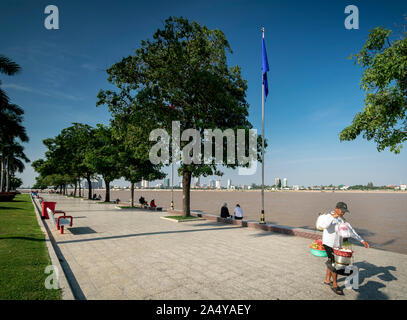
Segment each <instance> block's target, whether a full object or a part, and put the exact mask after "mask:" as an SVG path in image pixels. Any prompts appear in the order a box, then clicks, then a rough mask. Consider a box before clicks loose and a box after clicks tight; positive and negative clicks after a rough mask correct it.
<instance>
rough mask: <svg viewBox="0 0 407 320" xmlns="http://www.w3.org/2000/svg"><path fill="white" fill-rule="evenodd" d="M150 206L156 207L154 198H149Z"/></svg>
mask: <svg viewBox="0 0 407 320" xmlns="http://www.w3.org/2000/svg"><path fill="white" fill-rule="evenodd" d="M150 207H151V208H157V206H156V204H155V201H154V199H153V200H151V202H150Z"/></svg>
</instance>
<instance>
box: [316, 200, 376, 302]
mask: <svg viewBox="0 0 407 320" xmlns="http://www.w3.org/2000/svg"><path fill="white" fill-rule="evenodd" d="M345 212H349V210H348V206H347V204H346V203H344V202H338V203H337V204H336V207H335V210H334V211H331V212H330V214H326V215H325V217H324V218H323V219H322V221H321V224H320V226H321V227H322V228H323V229H324V231H323V234H322V245H323V246H324V248H325V251H326V253H327V255H328V261H326V263H325V264H326V266H327V269H326V277H325V281H324V284H326V285H330V286H331V289H332V291H333V292H335V293H336V294H338V295H343V291H342V290H341V289H340V288H339V287H338V283H337V279H338V270H336V268H335V255H334V250H333V248H337V247H341V240H342V239H341V238H340V236H339V234H338V232H339V228H337V226H338V227H339V226H340V225H345V226H346V228H347V230H348V231H349V235H350V237H352V238H354V239H356V240H358V241H360V242H361V243H362V244H363V245H364V246H365V247H366V248H370V246H369V244H368V243H367V242H366V241H365V240H363V239H362V238H361V237H360V236H359V235H358V234H357V233H356V231H355V230H354V229H353V228H352V226H351V225H350V224H349V222H346V220H345V219H344V218H343V216H344V214H345ZM331 277H332V282H331Z"/></svg>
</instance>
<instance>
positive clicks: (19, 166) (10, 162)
mask: <svg viewBox="0 0 407 320" xmlns="http://www.w3.org/2000/svg"><path fill="white" fill-rule="evenodd" d="M23 161H24V162H27V163H28V162H30V160H29V159H28V158H27V156H26V155H25V153H24V147H23V146H22V145H20V144H19V143H18V142H15V141H13V142H12V143H11V144H7V145H3V146H2V153H1V165H2V181H3V184H2V190H1V191H3V189H4V190H5V191H7V192H8V191H10V178H11V177H12V176H14V173H15V172H20V173H21V172H23V170H24V169H25V166H24V163H23ZM4 181H5V183H4Z"/></svg>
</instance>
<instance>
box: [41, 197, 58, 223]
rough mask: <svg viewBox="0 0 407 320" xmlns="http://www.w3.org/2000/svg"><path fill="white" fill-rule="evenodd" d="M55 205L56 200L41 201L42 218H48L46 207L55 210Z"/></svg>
mask: <svg viewBox="0 0 407 320" xmlns="http://www.w3.org/2000/svg"><path fill="white" fill-rule="evenodd" d="M55 205H56V202H52V201H43V202H41V207H42V215H41V217H42V218H43V219H49V216H48V212H47V208H50V209H51V210H52V212H55Z"/></svg>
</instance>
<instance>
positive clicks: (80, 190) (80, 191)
mask: <svg viewBox="0 0 407 320" xmlns="http://www.w3.org/2000/svg"><path fill="white" fill-rule="evenodd" d="M78 184H79V198H81V197H82V187H81V178H79V180H78Z"/></svg>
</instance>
